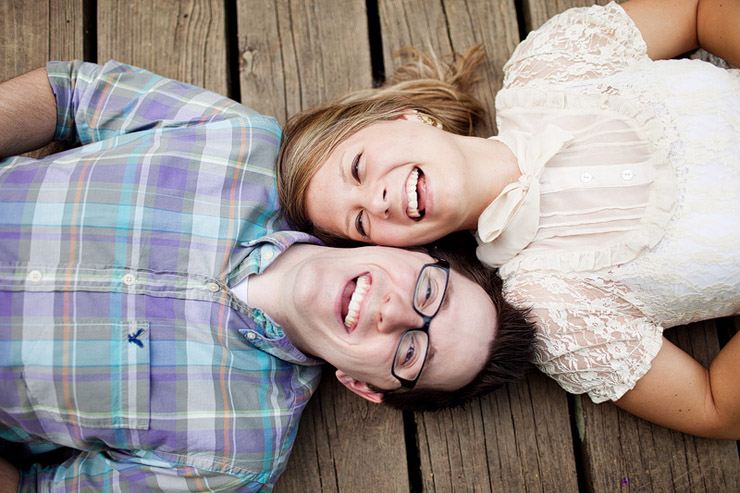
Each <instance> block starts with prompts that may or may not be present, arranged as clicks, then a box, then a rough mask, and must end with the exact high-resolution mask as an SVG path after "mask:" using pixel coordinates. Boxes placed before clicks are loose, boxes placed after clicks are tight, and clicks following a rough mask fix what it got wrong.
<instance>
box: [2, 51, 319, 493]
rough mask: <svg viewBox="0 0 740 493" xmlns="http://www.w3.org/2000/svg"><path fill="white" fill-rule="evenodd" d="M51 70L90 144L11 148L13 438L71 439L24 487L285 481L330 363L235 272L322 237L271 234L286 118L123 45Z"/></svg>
mask: <svg viewBox="0 0 740 493" xmlns="http://www.w3.org/2000/svg"><path fill="white" fill-rule="evenodd" d="M47 71H48V73H49V80H50V82H51V85H52V88H53V90H54V93H55V96H56V100H57V112H58V119H57V132H56V138H58V139H65V140H72V141H79V143H80V144H81V147H77V148H74V149H72V150H69V151H66V152H62V153H60V154H56V155H53V156H49V157H46V158H43V159H40V160H35V159H28V158H13V159H9V160H5V161H0V439H3V440H6V441H11V442H22V443H24V444H26V445H27V447H28V448H29V449H30V451H31V452H32V453H37V452H38V453H41V452H45V451H48V450H50V449H53V448H55V447H70V448H72V449H74V450H75V452H74V454H73V455H72V456H71V457H70V458H69V459H68V460H66V462H64V463H63V464H61V465H55V466H49V467H42V466H39V465H35V466H33V467H32V468H31V469H30V470H26V471H22V489H27V490H33V489H36V488H38V489H40V490H41V489H43V490H47V489H51V490H53V491H77V490H86V491H87V490H95V491H101V490H102V491H105V490H112V491H119V490H122V491H152V490H155V491H156V490H160V491H203V490H224V491H252V490H259V489H266V490H269V489H271V487H272V485H273V484H274V482H275V480H276V479H277V477H278V475H279V474H280V473H281V472H282V471H283V469H284V468H285V465H286V461H287V458H288V455H289V453H290V450H291V448H292V445H293V440H294V438H295V433H296V430H297V425H298V420H299V417H300V414H301V412H302V411H303V409H304V407H305V405H306V404H307V402H308V399H309V398H310V396H311V394H312V392H313V391H314V390H315V388H316V385H317V384H318V381H319V377H320V366H319V362H318V361H315V360H313V359H311V358H308V357H307V356H305V355H304V354H302V353H301V352H300V351H298V350H297V349H296V348H295V347H294V346H293V345H291V344H290V342H289V341H288V340H287V337H285V335H284V333H283V331H282V329H281V328H280V327H278V326H276V325H275V324H273V323H271V321H270V320H269V318H268V317H266V316H265V315H264V314H262V313H260V312H259V311H257V310H252V309H251V308H249V307H247V306H246V305H245V304H244V303H242V302H241V301H240V300H238V299H237V298H235V297H234V296H233V294H232V292H231V290H230V288H231V287H233V286H235V285H236V284H238V283H239V282H241V281H242V280H244V279H245V278H246V277H247V276H248V275H249V274H252V273H258V272H261V270H262V269H264V268H265V267H266V266H267V265H269V263H270V262H271V261H272V260H274V258H276V257H277V255H279V254H280V253H281V252H282V251H284V250H285V249H286V248H287V247H288V246H290V244H292V243H293V242H295V241H312V239H311V237H309V236H308V235H303V234H301V233H291V232H284V233H274V234H271V233H273V232H274V231H276V230H281V229H284V228H285V226H286V225H285V223H283V222H282V220H281V219H280V214H279V211H280V208H279V205H278V201H277V193H276V189H275V170H274V166H275V160H276V156H277V149H278V142H279V136H280V129H279V127H278V125H277V124H276V123H275V121H274V120H273V119H272V118H269V117H265V116H261V115H259V114H256V113H255V112H254V111H252V110H250V109H248V108H245V107H244V106H241V105H239V104H237V103H235V102H233V101H231V100H229V99H226V98H224V97H222V96H219V95H217V94H214V93H211V92H208V91H205V90H203V89H199V88H195V87H192V86H189V85H187V84H182V83H179V82H176V81H173V80H169V79H166V78H163V77H159V76H156V75H154V74H151V73H149V72H146V71H143V70H140V69H137V68H134V67H130V66H127V65H122V64H119V63H116V62H109V63H107V64H106V65H105V66H98V65H94V64H86V63H81V62H71V63H60V62H52V63H49V64H48V65H47ZM265 235H270V236H267V237H266V238H262V239H261V240H259V239H260V238H261V237H263V236H265ZM255 240H256V241H255Z"/></svg>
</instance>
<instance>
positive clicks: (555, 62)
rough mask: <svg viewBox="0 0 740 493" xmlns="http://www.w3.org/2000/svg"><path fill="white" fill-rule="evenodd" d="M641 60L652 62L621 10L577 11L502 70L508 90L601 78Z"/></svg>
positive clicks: (542, 31)
mask: <svg viewBox="0 0 740 493" xmlns="http://www.w3.org/2000/svg"><path fill="white" fill-rule="evenodd" d="M640 59H649V58H648V56H647V45H646V44H645V41H644V40H643V39H642V35H641V34H640V31H639V29H637V26H636V25H635V24H634V22H632V19H630V17H629V16H628V15H627V13H626V12H625V11H624V9H623V8H622V7H620V6H619V5H617V4H616V3H614V2H612V3H610V4H608V5H606V6H599V5H595V6H592V7H584V8H573V9H569V10H566V11H565V12H563V13H562V14H560V15H557V16H555V17H553V18H552V19H550V20H549V21H547V22H546V23H545V24H544V25H543V26H542V27H540V28H539V29H538V30H536V31H533V32H532V33H530V35H529V36H528V37H527V39H525V40H524V41H523V42H522V43H521V44H520V45H519V46H518V47H517V48H516V50H515V51H514V54H513V55H512V56H511V59H509V61H508V62H507V63H506V65H505V66H504V74H505V75H504V88H506V87H523V86H537V85H552V84H554V83H566V82H571V81H576V80H583V79H593V78H598V77H603V76H605V75H609V74H611V73H613V72H615V71H616V70H618V69H620V68H623V67H624V66H625V65H627V64H629V63H632V62H634V61H636V60H640Z"/></svg>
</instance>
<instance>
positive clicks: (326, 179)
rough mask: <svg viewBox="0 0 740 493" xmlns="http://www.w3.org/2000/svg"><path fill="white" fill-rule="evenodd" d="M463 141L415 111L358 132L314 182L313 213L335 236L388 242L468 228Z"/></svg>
mask: <svg viewBox="0 0 740 493" xmlns="http://www.w3.org/2000/svg"><path fill="white" fill-rule="evenodd" d="M460 139H461V137H460V136H456V135H453V134H450V133H448V132H445V131H443V130H440V129H438V128H436V127H433V126H430V125H427V124H424V123H422V122H421V121H419V120H418V118H417V117H416V115H415V114H414V113H407V114H405V115H404V116H403V117H400V118H398V119H396V120H390V121H383V122H378V123H375V124H372V125H370V126H368V127H366V128H364V129H362V130H360V131H358V132H356V133H355V134H353V135H351V136H350V137H348V138H347V139H346V140H344V141H343V142H342V143H341V144H339V145H338V146H337V147H336V148H335V149H334V151H333V152H332V153H331V154H330V155H329V157H328V159H327V160H326V162H325V163H323V164H322V165H321V167H320V168H319V170H318V171H317V173H316V175H314V177H313V178H312V179H311V181H310V182H309V185H308V189H307V191H306V208H307V212H308V215H309V218H310V219H311V221H312V222H313V223H314V224H315V225H316V226H317V227H319V228H321V229H323V230H325V231H329V232H331V233H333V234H335V235H337V236H340V237H343V238H350V239H352V240H356V241H362V242H366V243H375V244H379V245H390V246H409V245H421V244H424V243H428V242H430V241H432V240H435V239H438V238H441V237H442V236H445V235H446V234H448V233H451V232H453V231H458V230H461V229H466V228H469V227H471V225H470V217H469V216H470V214H471V212H470V206H469V204H466V194H465V193H464V192H465V190H466V173H465V169H466V158H465V155H464V153H463V150H462V148H461V147H460V143H461V142H460ZM475 219H477V217H475ZM473 224H474V221H473Z"/></svg>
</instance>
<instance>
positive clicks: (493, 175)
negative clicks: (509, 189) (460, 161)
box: [465, 137, 522, 229]
mask: <svg viewBox="0 0 740 493" xmlns="http://www.w3.org/2000/svg"><path fill="white" fill-rule="evenodd" d="M465 138H466V139H469V140H467V141H466V153H468V162H469V164H470V169H469V172H470V175H469V178H470V179H469V180H468V182H467V183H468V187H469V189H468V190H466V194H467V195H468V197H469V204H470V211H471V213H470V215H469V219H470V220H469V223H468V225H467V226H468V229H476V228H477V226H478V218H479V217H480V215H481V214H482V213H483V211H484V210H485V209H486V207H488V205H489V204H490V203H491V202H493V200H494V199H495V198H496V197H498V196H499V194H500V193H501V191H502V190H503V189H504V188H505V187H506V186H507V185H508V184H510V183H512V182H514V181H516V180H518V179H519V177H520V176H521V174H522V173H521V171H520V170H519V164H518V162H517V158H516V155H514V153H513V152H512V151H511V149H509V147H508V146H507V145H506V144H504V143H503V142H500V141H498V140H491V139H484V138H481V137H465Z"/></svg>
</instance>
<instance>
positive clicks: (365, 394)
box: [335, 370, 383, 404]
mask: <svg viewBox="0 0 740 493" xmlns="http://www.w3.org/2000/svg"><path fill="white" fill-rule="evenodd" d="M335 375H336V376H337V380H339V381H340V382H341V383H342V385H344V386H345V387H347V388H348V389H349V390H351V391H352V392H354V393H355V394H357V395H359V396H360V397H362V398H364V399H367V400H369V401H370V402H374V403H376V404H380V403H381V402H383V394H381V393H379V392H375V391H374V390H372V389H370V387H368V385H367V384H366V383H365V382H360V381H359V380H355V379H354V378H352V377H350V376H349V375H347V374H346V373H344V372H343V371H342V370H337V372H336V373H335Z"/></svg>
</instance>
